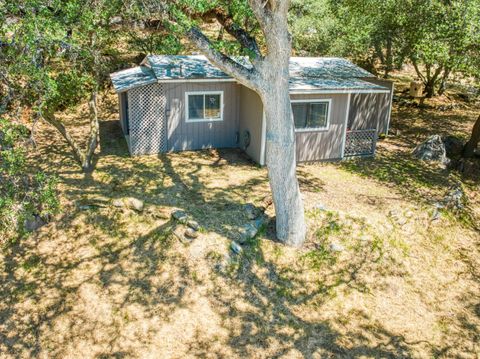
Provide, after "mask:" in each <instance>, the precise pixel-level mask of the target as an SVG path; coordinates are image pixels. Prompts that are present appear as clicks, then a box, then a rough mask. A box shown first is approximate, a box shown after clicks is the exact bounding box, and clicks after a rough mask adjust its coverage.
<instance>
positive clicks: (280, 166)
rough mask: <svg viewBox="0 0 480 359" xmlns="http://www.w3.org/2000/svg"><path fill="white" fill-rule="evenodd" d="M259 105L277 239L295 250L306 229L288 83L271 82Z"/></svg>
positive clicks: (300, 242)
mask: <svg viewBox="0 0 480 359" xmlns="http://www.w3.org/2000/svg"><path fill="white" fill-rule="evenodd" d="M279 82H280V83H279ZM262 101H263V106H264V111H265V119H266V123H267V133H266V160H267V168H268V178H269V180H270V188H271V190H272V194H273V203H274V205H275V214H276V231H277V238H278V239H279V240H280V241H282V242H284V243H286V244H288V245H291V246H296V247H298V246H301V245H302V244H303V241H304V240H305V235H306V226H305V216H304V209H303V203H302V199H301V195H300V188H299V185H298V180H297V176H296V159H295V131H294V122H293V117H292V108H291V103H290V97H289V90H288V81H282V79H280V81H278V79H277V83H275V82H272V83H271V89H270V91H268V92H267V94H266V95H264V96H263V99H262Z"/></svg>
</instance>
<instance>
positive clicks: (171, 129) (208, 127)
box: [163, 82, 239, 151]
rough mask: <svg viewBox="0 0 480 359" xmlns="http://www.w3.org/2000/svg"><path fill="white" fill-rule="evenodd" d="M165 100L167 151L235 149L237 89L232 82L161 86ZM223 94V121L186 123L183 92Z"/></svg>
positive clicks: (236, 136)
mask: <svg viewBox="0 0 480 359" xmlns="http://www.w3.org/2000/svg"><path fill="white" fill-rule="evenodd" d="M163 86H164V88H165V97H166V117H167V137H168V141H167V142H168V145H167V151H184V150H197V149H202V148H212V147H215V148H229V147H237V146H238V143H237V138H238V123H239V116H238V113H239V111H238V110H239V86H238V85H237V84H236V83H231V82H217V83H210V82H209V83H205V82H203V83H191V82H182V83H169V84H163ZM195 91H223V101H224V107H223V121H212V122H186V121H185V106H186V104H185V92H195Z"/></svg>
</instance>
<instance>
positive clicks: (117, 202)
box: [112, 198, 124, 208]
mask: <svg viewBox="0 0 480 359" xmlns="http://www.w3.org/2000/svg"><path fill="white" fill-rule="evenodd" d="M112 204H113V206H114V207H119V208H120V207H123V206H124V204H123V199H121V198H116V199H114V200H113V202H112Z"/></svg>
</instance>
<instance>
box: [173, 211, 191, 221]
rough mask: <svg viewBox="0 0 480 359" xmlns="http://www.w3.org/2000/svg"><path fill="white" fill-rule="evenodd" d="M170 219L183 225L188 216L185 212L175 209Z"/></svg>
mask: <svg viewBox="0 0 480 359" xmlns="http://www.w3.org/2000/svg"><path fill="white" fill-rule="evenodd" d="M172 218H173V219H174V220H176V221H179V222H181V223H185V222H186V221H187V220H188V215H187V213H186V212H185V211H182V210H180V209H177V210H175V211H173V212H172Z"/></svg>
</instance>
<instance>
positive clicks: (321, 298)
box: [0, 100, 480, 358]
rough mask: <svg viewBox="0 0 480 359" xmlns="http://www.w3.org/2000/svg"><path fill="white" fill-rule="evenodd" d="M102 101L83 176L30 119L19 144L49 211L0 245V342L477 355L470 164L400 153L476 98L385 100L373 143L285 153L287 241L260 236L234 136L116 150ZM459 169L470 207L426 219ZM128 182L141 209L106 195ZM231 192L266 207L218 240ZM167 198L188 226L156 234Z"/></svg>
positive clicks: (445, 125)
mask: <svg viewBox="0 0 480 359" xmlns="http://www.w3.org/2000/svg"><path fill="white" fill-rule="evenodd" d="M102 106H103V110H102V111H103V113H102V115H103V117H102V118H103V121H102V122H101V148H100V151H99V156H98V162H97V163H96V170H95V171H94V172H93V173H92V174H91V175H84V174H82V173H80V172H79V171H78V168H77V167H76V166H75V165H74V163H73V162H72V160H70V156H69V154H68V151H67V148H66V147H65V146H64V144H63V142H62V141H61V140H60V139H59V137H58V136H57V135H56V134H55V132H54V131H53V130H51V129H50V128H48V127H47V126H45V125H43V124H42V125H39V128H38V131H39V132H38V133H39V135H38V136H39V141H38V143H39V147H38V148H37V150H36V152H35V154H34V157H32V161H33V160H34V161H35V163H37V164H40V165H41V166H42V167H44V168H45V169H49V170H50V171H52V172H55V173H57V174H58V176H59V178H60V192H61V202H62V213H61V215H59V216H58V218H56V219H55V220H54V221H53V222H51V223H50V224H48V225H47V226H45V227H43V228H41V229H40V230H39V231H38V232H36V233H35V234H33V235H32V236H30V237H29V238H28V239H25V240H22V241H20V242H18V243H16V244H13V245H11V246H9V247H7V248H5V250H4V251H3V253H2V254H0V269H1V275H0V357H5V358H16V357H40V358H73V357H81V358H111V357H113V358H123V357H128V358H130V357H139V358H190V357H191V358H193V357H204V358H222V357H225V358H235V357H238V358H244V357H251V358H280V357H284V358H323V357H335V358H337V357H345V358H351V357H354V358H357V357H358V358H361V357H372V358H388V357H414V358H427V357H444V358H451V357H459V358H477V357H479V356H480V345H479V342H480V303H479V299H478V298H480V282H479V281H480V270H479V268H480V253H479V252H480V251H479V232H478V229H477V230H476V229H475V228H474V226H472V221H473V223H475V220H476V218H478V217H475V216H476V215H477V214H478V211H479V207H480V205H479V201H480V199H479V198H478V183H479V181H478V178H477V177H469V178H463V177H462V176H460V175H458V174H455V173H449V172H447V171H446V170H444V169H441V168H439V167H435V166H431V165H427V164H422V163H418V162H416V161H415V160H413V159H412V158H411V156H410V151H411V149H412V148H413V147H414V146H415V144H416V143H418V142H419V141H421V140H422V139H424V138H426V136H427V135H428V134H431V133H437V132H440V133H441V134H446V133H449V134H451V133H468V129H470V128H471V126H472V124H473V120H474V118H475V108H461V109H458V108H456V109H452V110H448V111H443V112H442V111H439V110H438V109H434V108H430V109H428V108H427V109H418V108H412V107H401V106H399V105H395V108H394V112H393V123H392V125H393V126H392V127H393V130H394V131H392V133H395V134H396V135H392V136H390V137H389V138H387V139H386V140H383V141H381V142H380V143H379V149H378V152H377V157H376V158H375V159H362V160H356V161H344V162H340V163H317V164H303V165H300V166H299V167H298V176H299V180H300V184H301V191H302V194H303V196H304V199H305V207H306V213H307V220H308V225H309V234H308V241H307V243H306V245H305V246H304V247H303V248H302V249H293V248H288V247H285V246H283V245H281V244H279V243H277V242H276V241H275V240H274V236H273V224H272V217H273V208H272V206H271V205H270V206H269V205H268V204H269V202H270V201H269V198H270V190H269V186H268V181H267V175H266V169H265V168H261V167H258V166H256V165H254V164H253V163H252V162H251V161H250V160H249V159H248V158H247V157H245V155H243V154H242V153H241V152H240V151H237V150H219V151H217V150H206V151H199V152H185V153H172V154H166V155H161V156H144V157H137V158H132V157H129V156H128V152H127V148H126V143H125V141H124V139H123V138H122V136H121V133H120V128H119V125H118V122H117V121H115V118H116V117H115V116H116V115H115V113H114V111H115V110H114V102H113V100H109V102H104V103H103V104H102ZM420 128H421V130H420ZM458 181H460V182H462V183H463V185H464V186H465V190H466V193H467V196H468V199H469V202H470V206H471V208H472V209H473V213H474V217H473V220H472V219H470V220H465V218H464V217H462V216H460V217H459V216H455V215H454V214H453V213H450V212H442V215H441V217H440V218H439V219H436V220H434V219H433V211H434V203H435V202H436V201H438V200H441V198H442V197H443V196H444V195H445V194H446V192H447V191H448V187H449V186H450V185H452V184H454V183H456V182H458ZM127 196H133V197H136V198H139V199H142V200H144V201H145V204H146V208H145V209H144V210H143V212H135V211H133V210H129V209H125V208H117V207H115V206H113V205H112V201H113V200H114V199H117V198H122V197H127ZM246 203H253V204H255V205H257V206H266V207H267V210H266V214H267V215H268V217H269V222H267V225H266V226H265V228H264V229H263V230H262V231H261V232H260V234H259V235H257V237H256V238H254V239H252V240H251V241H249V242H248V243H246V244H245V245H244V246H243V251H242V253H241V254H239V255H234V254H233V253H232V252H231V251H230V247H229V246H230V243H231V241H232V240H236V239H237V238H238V236H239V228H240V227H241V226H242V225H244V224H245V223H247V222H248V221H249V219H248V218H247V214H246V212H245V210H244V205H245V204H246ZM173 209H182V210H185V211H186V212H187V213H188V214H189V215H190V216H191V217H192V218H193V219H195V220H196V221H198V222H199V224H200V225H201V227H202V228H201V231H200V232H201V233H200V236H199V238H197V239H195V240H193V241H192V242H188V243H185V242H182V241H180V240H179V239H178V238H177V237H176V236H175V235H174V234H173V233H174V232H175V231H178V230H180V229H181V227H179V226H181V225H179V224H177V223H176V222H174V221H173V220H172V219H171V218H170V216H169V214H170V212H171V211H172V210H173Z"/></svg>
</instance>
